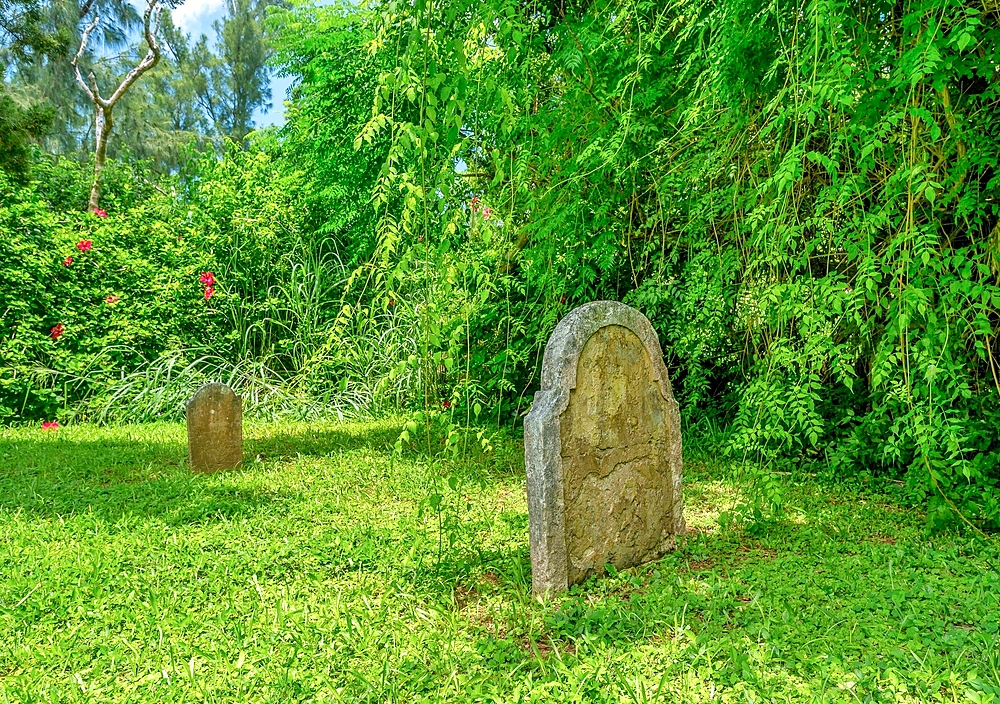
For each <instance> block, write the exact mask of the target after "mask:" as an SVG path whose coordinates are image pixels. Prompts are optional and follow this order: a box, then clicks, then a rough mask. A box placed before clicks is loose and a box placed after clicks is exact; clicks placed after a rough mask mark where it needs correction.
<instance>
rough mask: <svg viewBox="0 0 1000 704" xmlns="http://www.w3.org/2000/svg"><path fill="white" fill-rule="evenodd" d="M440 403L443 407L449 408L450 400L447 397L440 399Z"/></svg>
mask: <svg viewBox="0 0 1000 704" xmlns="http://www.w3.org/2000/svg"><path fill="white" fill-rule="evenodd" d="M441 405H442V406H444V407H445V408H451V401H449V400H448V399H444V400H443V401H441Z"/></svg>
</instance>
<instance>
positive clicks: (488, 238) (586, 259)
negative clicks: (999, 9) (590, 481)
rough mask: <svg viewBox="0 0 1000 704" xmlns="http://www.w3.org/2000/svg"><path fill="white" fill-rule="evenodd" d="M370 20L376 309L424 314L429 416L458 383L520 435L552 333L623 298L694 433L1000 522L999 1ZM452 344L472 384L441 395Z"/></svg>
mask: <svg viewBox="0 0 1000 704" xmlns="http://www.w3.org/2000/svg"><path fill="white" fill-rule="evenodd" d="M367 23H368V27H370V29H369V30H368V31H369V32H370V35H371V39H370V40H368V42H367V45H368V49H369V52H370V54H371V56H372V57H373V59H372V61H373V62H374V63H375V64H376V65H378V66H380V67H381V66H385V68H380V70H379V72H378V74H377V79H378V86H377V88H376V90H375V91H374V95H373V100H372V114H371V117H370V118H369V120H368V122H367V124H366V125H365V126H364V128H363V129H362V130H361V131H360V133H359V137H358V139H357V140H356V144H357V145H359V146H360V147H361V148H365V147H366V146H367V145H374V144H376V143H379V140H388V147H387V151H386V157H385V162H384V165H383V168H382V171H381V173H380V176H379V179H378V181H377V182H376V184H375V186H374V191H373V193H374V203H375V205H376V212H377V213H378V220H377V223H376V225H377V227H376V233H377V241H376V248H375V253H374V254H373V256H372V259H371V262H370V264H369V265H368V266H369V267H370V268H365V269H364V271H366V272H369V273H366V274H365V276H366V277H367V280H368V281H370V282H371V283H372V286H371V287H369V288H368V289H366V291H371V292H372V294H373V295H377V296H379V297H380V298H382V299H383V300H386V299H395V298H397V297H399V296H400V295H403V296H405V297H406V298H407V299H411V300H412V299H414V298H416V299H418V300H419V301H420V305H421V306H422V309H423V311H424V312H425V313H426V317H421V318H420V337H421V343H420V346H421V353H420V359H421V364H422V365H423V369H424V382H423V383H426V384H429V385H431V386H432V387H433V389H432V390H430V391H427V392H425V394H424V395H425V397H426V398H427V399H429V398H438V397H440V396H441V393H440V392H439V391H437V390H436V389H437V386H434V385H435V384H436V385H438V386H440V385H441V384H443V385H444V386H445V387H447V386H449V385H450V386H451V387H462V388H472V389H476V391H477V393H480V394H484V395H485V397H486V398H488V400H489V404H490V405H491V406H492V407H493V408H494V409H495V411H496V413H497V418H498V419H499V420H501V421H507V422H509V421H511V420H514V419H515V418H516V417H517V415H519V414H520V413H521V412H523V410H524V409H525V408H526V406H527V400H526V399H525V398H524V395H525V393H526V392H528V391H529V390H530V389H531V388H532V386H533V385H534V383H535V378H536V377H535V375H536V374H537V369H538V363H539V361H540V353H541V348H542V346H543V345H544V341H545V339H546V338H547V335H548V333H549V332H550V331H551V329H552V327H553V326H554V325H555V323H556V321H557V319H558V317H559V316H560V315H561V314H563V313H564V312H565V311H566V310H568V309H569V308H570V307H572V306H574V305H576V304H578V303H581V302H584V301H586V300H590V299H594V298H601V297H610V298H618V299H625V300H627V301H630V302H632V303H633V304H635V305H638V306H639V307H640V308H642V309H643V310H644V311H645V312H646V313H647V314H648V315H649V316H650V317H651V319H652V320H653V322H654V324H655V325H656V327H657V328H658V330H659V331H660V334H661V336H662V339H663V342H664V348H665V350H666V353H667V355H668V362H669V364H670V366H671V368H672V370H673V373H674V378H675V379H676V380H677V382H678V383H677V387H678V389H679V392H680V395H681V398H682V407H683V408H684V412H685V416H686V417H687V419H688V422H689V423H690V424H693V425H695V426H697V425H698V424H700V423H701V422H702V419H703V418H704V419H707V420H709V421H711V422H721V423H723V424H726V425H729V426H730V427H731V430H732V435H731V437H732V442H731V443H730V448H731V450H732V452H733V453H734V455H735V456H737V457H740V458H742V459H744V460H745V461H746V462H747V463H748V466H755V467H760V468H762V469H761V470H760V471H761V472H765V473H766V472H769V471H771V470H772V469H774V468H778V467H789V466H794V465H795V464H797V463H800V462H802V461H813V460H825V461H827V462H831V463H835V464H836V466H837V467H839V468H840V471H841V472H845V473H847V472H875V473H879V474H884V475H886V476H889V477H892V478H901V479H903V480H904V481H905V482H906V485H907V487H908V489H909V491H910V492H911V494H912V496H913V497H914V498H915V499H918V500H922V501H927V502H928V503H929V505H930V506H931V507H932V509H933V510H932V511H931V514H930V518H931V521H932V522H934V523H941V522H946V521H949V520H955V519H956V516H957V515H959V514H963V515H965V516H966V517H972V518H975V519H977V520H979V521H981V522H982V524H984V525H990V526H994V527H995V526H998V525H1000V502H998V500H997V498H996V497H997V495H998V484H1000V464H998V463H997V462H996V458H997V457H998V454H997V453H998V451H1000V444H998V440H997V435H996V432H995V427H996V423H995V419H996V416H997V409H998V400H1000V382H998V378H1000V373H998V370H997V365H996V361H995V360H996V358H997V355H998V354H1000V346H998V342H997V337H996V334H995V329H996V324H997V321H998V318H1000V307H998V306H1000V288H998V287H997V285H996V277H995V271H996V270H997V268H998V266H997V260H996V258H995V255H994V249H995V246H996V239H997V236H998V235H997V232H998V231H997V227H998V222H1000V210H998V208H1000V205H998V203H997V193H998V184H1000V181H998V178H1000V177H998V176H997V175H996V166H997V163H998V157H1000V155H998V148H997V144H1000V142H998V140H997V131H998V129H1000V126H998V125H1000V123H998V122H997V118H996V116H997V115H998V114H1000V95H998V84H997V81H996V76H997V67H998V66H1000V54H998V51H1000V49H998V47H1000V25H998V22H997V13H996V12H995V11H994V9H990V8H979V7H972V6H969V5H966V4H963V3H960V2H956V1H954V0H947V1H945V2H941V1H939V0H934V1H931V0H911V1H909V2H905V3H902V4H899V3H896V4H893V3H875V4H869V5H865V6H857V5H851V4H848V3H841V2H836V1H832V2H826V1H824V2H816V3H811V4H808V5H806V6H800V5H798V4H791V3H785V2H781V1H779V2H772V3H763V2H761V3H745V2H736V1H735V0H734V1H732V2H721V3H704V2H700V1H699V0H690V1H686V2H682V3H679V4H677V3H675V4H673V5H669V6H665V5H663V4H662V3H653V2H645V3H638V4H636V3H619V2H610V3H602V4H592V5H591V4H586V5H571V6H559V7H558V8H557V7H551V8H549V7H547V6H545V5H531V6H528V5H523V4H520V3H517V2H513V1H512V0H491V1H490V2H485V3H482V2H471V1H467V0H454V1H449V2H443V3H437V4H428V3H422V2H417V3H413V4H404V5H395V4H393V5H387V6H385V7H380V8H379V11H378V12H373V13H372V14H370V15H368V17H367ZM303 29H304V31H308V29H307V28H306V27H305V26H303ZM300 41H302V42H305V41H306V40H300ZM321 80H322V79H321V78H320V77H317V76H306V75H304V77H303V82H304V84H305V83H308V82H310V81H321ZM335 110H336V108H335V107H334V105H333V104H331V106H330V109H329V110H328V112H334V111H335ZM459 163H464V164H465V165H467V166H468V169H467V170H466V171H464V172H462V173H459V172H458V171H456V168H455V165H456V164H459ZM485 208H489V210H488V211H486V210H485ZM486 212H489V216H488V217H482V215H483V214H484V213H486ZM458 262H461V263H463V264H465V265H468V266H475V267H479V271H481V272H482V274H483V275H484V277H485V278H482V279H481V281H480V280H478V279H477V284H478V286H477V288H476V293H483V294H484V296H485V297H484V298H481V299H478V301H477V302H473V301H474V299H473V298H468V297H467V296H468V292H469V288H468V287H464V286H462V285H458V284H457V283H456V281H457V279H455V278H454V277H453V276H452V275H450V274H449V273H448V272H449V271H451V268H450V267H451V266H453V265H454V264H455V263H458ZM401 282H406V283H407V287H400V286H399V284H400V283H401ZM463 300H467V301H468V303H467V304H463V303H461V302H462V301H463ZM463 306H464V307H463ZM454 331H459V334H460V336H461V337H463V338H464V339H466V340H467V341H468V342H467V344H466V347H465V349H464V350H463V351H462V352H461V356H459V357H456V358H455V368H457V369H461V368H462V367H463V366H468V368H470V369H472V370H473V373H472V374H469V375H467V376H461V375H460V374H453V375H450V376H449V375H448V374H444V375H441V376H439V377H437V378H432V377H433V375H432V374H430V373H429V372H430V371H431V370H433V368H434V361H433V355H434V354H436V353H441V354H442V355H445V356H447V355H449V354H450V352H449V350H450V347H449V345H450V344H451V343H450V342H448V340H451V339H452V338H451V337H449V333H452V332H454ZM444 395H447V393H445V394H444ZM757 471H758V470H754V472H757ZM764 478H765V479H766V477H764ZM758 484H759V485H760V486H762V487H765V486H768V485H769V482H768V481H762V482H758ZM761 492H762V493H761ZM761 492H758V498H756V499H752V500H751V505H756V506H760V507H763V506H766V505H770V506H771V507H772V508H773V507H775V506H778V505H780V500H779V499H780V496H779V493H780V492H771V491H770V490H764V489H761ZM764 513H766V512H764Z"/></svg>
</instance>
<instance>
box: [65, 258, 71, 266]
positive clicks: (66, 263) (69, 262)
mask: <svg viewBox="0 0 1000 704" xmlns="http://www.w3.org/2000/svg"><path fill="white" fill-rule="evenodd" d="M72 263H73V257H66V258H65V259H63V266H69V265H70V264H72Z"/></svg>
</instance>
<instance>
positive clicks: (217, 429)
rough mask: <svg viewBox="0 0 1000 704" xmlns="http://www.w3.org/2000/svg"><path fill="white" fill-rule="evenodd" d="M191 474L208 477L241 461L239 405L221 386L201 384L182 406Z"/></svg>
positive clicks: (237, 399) (241, 439)
mask: <svg viewBox="0 0 1000 704" xmlns="http://www.w3.org/2000/svg"><path fill="white" fill-rule="evenodd" d="M185 413H186V416H187V431H188V454H189V455H190V457H191V470H192V471H194V472H203V473H208V474H211V473H213V472H219V471H221V470H224V469H235V468H236V467H239V466H240V463H241V462H242V461H243V402H242V401H241V399H240V397H239V396H237V395H236V393H235V392H234V391H233V390H232V389H231V388H229V387H228V386H226V385H225V384H205V385H204V386H202V387H201V388H200V389H198V390H197V391H196V392H195V393H194V395H193V396H192V397H191V398H189V399H188V402H187V404H185Z"/></svg>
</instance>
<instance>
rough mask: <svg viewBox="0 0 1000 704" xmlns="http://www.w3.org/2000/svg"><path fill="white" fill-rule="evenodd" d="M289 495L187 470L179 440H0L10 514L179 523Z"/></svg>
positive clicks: (226, 515)
mask: <svg viewBox="0 0 1000 704" xmlns="http://www.w3.org/2000/svg"><path fill="white" fill-rule="evenodd" d="M296 498H297V497H295V496H293V495H291V494H289V493H288V492H278V491H271V490H267V489H261V488H257V487H253V488H247V487H238V486H233V485H232V483H230V482H228V481H225V480H224V479H223V480H222V481H220V478H219V475H215V476H209V475H195V474H192V473H191V472H190V471H189V470H188V468H187V447H186V445H185V443H184V442H183V441H180V440H174V441H171V440H158V441H151V440H145V439H143V440H136V439H133V438H128V437H125V438H100V439H95V440H77V439H72V438H63V437H60V438H58V439H49V438H44V439H32V438H17V439H9V438H5V439H0V510H5V511H9V512H12V513H18V512H24V513H27V514H30V515H33V516H39V517H56V516H58V517H67V516H73V515H79V514H90V515H94V516H97V517H99V518H101V519H103V520H107V521H110V522H117V521H119V520H121V519H123V518H126V517H129V516H145V517H151V518H157V519H159V520H162V521H163V522H164V523H166V524H168V525H183V524H189V523H198V522H204V521H212V520H220V519H222V520H226V519H233V518H237V517H240V516H245V515H250V514H256V513H259V512H261V511H267V510H275V511H277V510H280V507H281V505H284V504H287V503H288V502H289V501H294V500H295V499H296Z"/></svg>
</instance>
